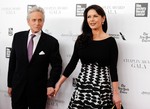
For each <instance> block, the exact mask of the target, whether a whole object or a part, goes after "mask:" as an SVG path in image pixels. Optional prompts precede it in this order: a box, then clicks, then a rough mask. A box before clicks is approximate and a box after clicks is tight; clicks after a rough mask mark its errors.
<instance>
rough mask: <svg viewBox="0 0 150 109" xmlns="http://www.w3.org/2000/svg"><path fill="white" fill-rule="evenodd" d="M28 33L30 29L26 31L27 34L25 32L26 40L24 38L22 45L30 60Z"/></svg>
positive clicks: (26, 56)
mask: <svg viewBox="0 0 150 109" xmlns="http://www.w3.org/2000/svg"><path fill="white" fill-rule="evenodd" d="M28 34H29V31H26V32H25V34H24V37H23V38H24V40H23V43H22V47H23V50H24V53H25V58H26V59H27V60H28V50H27V41H28Z"/></svg>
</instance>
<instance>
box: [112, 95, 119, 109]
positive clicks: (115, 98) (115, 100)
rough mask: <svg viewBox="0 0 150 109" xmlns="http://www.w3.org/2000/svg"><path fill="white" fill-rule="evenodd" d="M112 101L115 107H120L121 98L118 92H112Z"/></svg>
mask: <svg viewBox="0 0 150 109" xmlns="http://www.w3.org/2000/svg"><path fill="white" fill-rule="evenodd" d="M113 102H114V104H115V105H116V107H117V109H121V99H120V96H119V93H118V92H113Z"/></svg>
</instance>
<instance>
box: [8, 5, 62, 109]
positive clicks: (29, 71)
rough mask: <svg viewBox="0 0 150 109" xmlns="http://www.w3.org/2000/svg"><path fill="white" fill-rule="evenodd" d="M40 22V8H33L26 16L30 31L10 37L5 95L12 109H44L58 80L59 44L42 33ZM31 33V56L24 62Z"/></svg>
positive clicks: (43, 17) (41, 15)
mask: <svg viewBox="0 0 150 109" xmlns="http://www.w3.org/2000/svg"><path fill="white" fill-rule="evenodd" d="M44 19H45V15H44V10H43V8H41V7H33V8H32V9H30V10H29V12H28V16H27V22H28V25H29V27H30V30H28V31H21V32H18V33H15V35H14V39H13V42H12V50H11V55H10V60H9V69H8V94H9V95H10V96H11V98H12V108H13V109H45V107H46V101H47V96H48V97H49V98H51V97H52V96H53V93H54V87H55V84H56V82H57V81H58V79H59V77H60V74H61V71H62V59H61V56H60V53H59V43H58V41H57V39H55V38H54V37H53V36H50V35H48V34H46V33H44V32H43V31H42V27H43V24H44ZM33 34H34V36H35V37H33V41H32V45H33V46H32V47H33V48H32V57H31V59H28V58H29V56H28V46H29V43H30V39H31V38H32V36H33ZM50 65H51V67H49V66H50ZM49 68H50V69H49ZM49 70H50V73H48V71H49ZM48 74H50V75H48Z"/></svg>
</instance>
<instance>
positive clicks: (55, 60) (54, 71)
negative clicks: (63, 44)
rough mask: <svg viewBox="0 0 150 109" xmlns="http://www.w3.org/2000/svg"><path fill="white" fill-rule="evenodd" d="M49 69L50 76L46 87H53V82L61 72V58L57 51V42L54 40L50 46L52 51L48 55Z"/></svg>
mask: <svg viewBox="0 0 150 109" xmlns="http://www.w3.org/2000/svg"><path fill="white" fill-rule="evenodd" d="M50 62H51V67H52V68H51V71H50V78H49V79H48V87H55V84H56V83H57V81H58V80H59V78H60V75H61V72H62V59H61V55H60V52H59V43H58V41H57V40H56V41H55V44H54V46H53V47H52V53H51V56H50Z"/></svg>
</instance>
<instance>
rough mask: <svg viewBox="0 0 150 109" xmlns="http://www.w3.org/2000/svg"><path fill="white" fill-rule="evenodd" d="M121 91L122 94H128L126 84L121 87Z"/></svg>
mask: <svg viewBox="0 0 150 109" xmlns="http://www.w3.org/2000/svg"><path fill="white" fill-rule="evenodd" d="M119 90H120V93H122V94H128V92H129V88H128V87H127V86H126V85H125V84H121V85H120V86H119Z"/></svg>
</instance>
